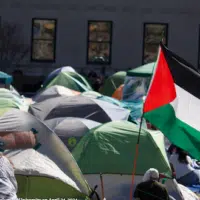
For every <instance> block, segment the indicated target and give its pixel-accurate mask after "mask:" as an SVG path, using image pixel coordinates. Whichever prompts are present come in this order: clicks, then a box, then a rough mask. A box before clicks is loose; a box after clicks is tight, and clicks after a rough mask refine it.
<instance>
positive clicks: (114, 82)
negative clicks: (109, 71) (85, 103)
mask: <svg viewBox="0 0 200 200" xmlns="http://www.w3.org/2000/svg"><path fill="white" fill-rule="evenodd" d="M125 77H126V72H124V71H120V72H117V73H115V74H113V75H112V76H110V77H109V78H108V79H107V80H106V81H105V83H104V85H103V87H102V88H101V93H102V94H103V95H106V96H109V97H111V96H112V95H113V93H114V92H115V90H116V89H117V88H118V87H119V86H120V85H122V84H124V80H125Z"/></svg>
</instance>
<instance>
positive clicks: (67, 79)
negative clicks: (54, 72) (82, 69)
mask: <svg viewBox="0 0 200 200" xmlns="http://www.w3.org/2000/svg"><path fill="white" fill-rule="evenodd" d="M54 85H61V86H64V87H67V88H69V89H71V90H75V91H78V92H85V91H89V90H92V88H91V86H90V85H89V83H88V82H87V81H86V80H85V78H84V77H83V76H81V75H80V74H78V73H73V72H61V73H59V74H58V76H56V77H55V78H54V79H53V80H51V81H50V82H49V83H48V84H47V85H44V86H43V89H44V88H49V87H51V86H54Z"/></svg>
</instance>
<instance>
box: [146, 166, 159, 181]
mask: <svg viewBox="0 0 200 200" xmlns="http://www.w3.org/2000/svg"><path fill="white" fill-rule="evenodd" d="M151 180H152V181H158V180H159V172H158V170H157V169H154V168H150V169H149V170H147V171H146V172H145V174H144V177H143V182H146V181H151Z"/></svg>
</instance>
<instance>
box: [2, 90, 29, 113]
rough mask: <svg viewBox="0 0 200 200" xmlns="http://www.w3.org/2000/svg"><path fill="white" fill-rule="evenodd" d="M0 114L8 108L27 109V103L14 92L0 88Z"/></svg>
mask: <svg viewBox="0 0 200 200" xmlns="http://www.w3.org/2000/svg"><path fill="white" fill-rule="evenodd" d="M0 97H1V98H0V115H1V114H3V113H4V112H5V111H6V110H9V109H10V108H17V109H20V110H24V111H28V107H29V106H28V104H27V102H26V101H25V99H24V98H23V97H21V96H19V95H17V94H16V93H15V92H12V91H10V90H7V89H5V88H0Z"/></svg>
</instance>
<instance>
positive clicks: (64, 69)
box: [43, 66, 76, 86]
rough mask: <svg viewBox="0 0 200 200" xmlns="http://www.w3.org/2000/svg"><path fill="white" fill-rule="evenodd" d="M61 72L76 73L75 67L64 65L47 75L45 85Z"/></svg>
mask: <svg viewBox="0 0 200 200" xmlns="http://www.w3.org/2000/svg"><path fill="white" fill-rule="evenodd" d="M61 72H74V73H76V71H75V69H74V68H73V67H71V66H64V67H60V68H57V69H55V70H54V71H52V72H51V73H50V74H49V75H48V76H47V78H46V79H45V81H44V83H43V85H44V86H45V85H48V83H49V82H51V81H52V80H53V79H54V78H55V77H56V76H57V75H58V74H59V73H61Z"/></svg>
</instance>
